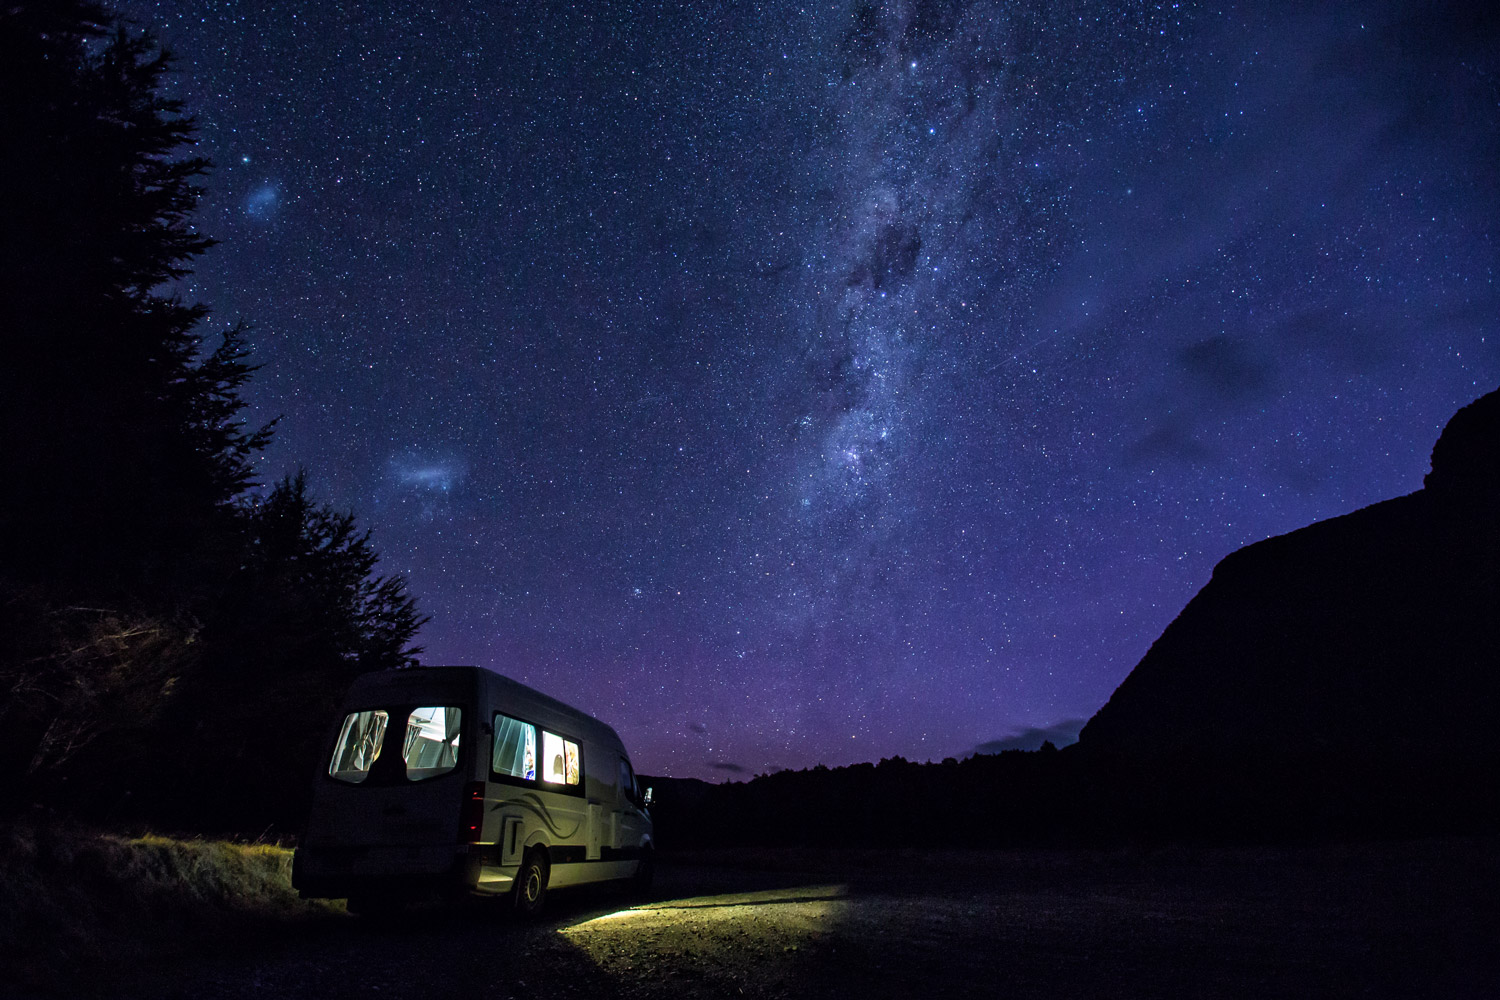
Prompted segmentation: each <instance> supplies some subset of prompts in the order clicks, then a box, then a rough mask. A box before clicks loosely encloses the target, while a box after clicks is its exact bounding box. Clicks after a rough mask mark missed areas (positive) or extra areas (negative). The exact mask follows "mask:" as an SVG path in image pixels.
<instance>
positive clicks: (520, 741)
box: [490, 712, 536, 781]
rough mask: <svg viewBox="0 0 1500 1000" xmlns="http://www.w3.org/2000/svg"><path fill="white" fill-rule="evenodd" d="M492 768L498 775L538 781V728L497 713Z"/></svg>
mask: <svg viewBox="0 0 1500 1000" xmlns="http://www.w3.org/2000/svg"><path fill="white" fill-rule="evenodd" d="M490 768H491V769H492V770H493V771H494V772H495V773H496V774H508V775H510V776H511V777H512V778H524V779H525V780H527V781H535V780H536V726H533V725H532V724H531V723H529V722H522V721H521V720H520V719H512V718H511V717H510V716H508V715H502V714H501V713H499V712H496V713H495V755H494V757H493V758H492V759H491V761H490Z"/></svg>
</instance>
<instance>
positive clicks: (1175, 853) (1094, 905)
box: [0, 840, 1500, 1000]
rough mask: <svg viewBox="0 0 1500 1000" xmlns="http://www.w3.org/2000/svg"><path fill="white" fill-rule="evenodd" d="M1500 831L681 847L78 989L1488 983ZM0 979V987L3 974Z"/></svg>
mask: <svg viewBox="0 0 1500 1000" xmlns="http://www.w3.org/2000/svg"><path fill="white" fill-rule="evenodd" d="M1497 888H1500V842H1497V841H1495V840H1447V841H1424V842H1419V843H1412V844H1385V845H1379V844H1377V845H1360V846H1345V847H1321V848H1297V849H1265V848H1262V849H1241V850H1235V849H1186V848H1183V849H1167V850H1153V851H1119V852H1088V851H1055V852H1040V851H1029V852H936V851H927V852H920V851H895V852H875V851H865V852H812V851H801V852H784V853H774V852H768V851H760V852H753V853H745V852H738V853H727V852H724V853H718V854H711V855H709V854H700V855H695V856H679V857H675V858H670V859H666V860H665V861H664V863H663V864H662V865H661V866H660V868H659V872H658V882H657V886H656V890H655V891H654V892H653V893H651V894H650V896H649V897H646V898H644V899H642V898H635V897H631V896H629V895H628V894H627V893H625V892H624V891H623V890H621V889H617V888H614V887H610V888H608V889H604V888H595V889H587V890H577V891H574V892H571V893H563V892H559V893H555V894H553V896H552V898H551V899H550V900H549V904H550V905H549V913H548V915H547V916H546V918H545V919H544V920H543V921H541V922H539V923H535V924H530V925H526V924H520V923H517V922H515V921H514V920H511V919H509V918H508V917H505V916H503V915H502V914H500V913H498V912H493V911H486V910H484V909H482V908H481V909H480V910H478V911H474V910H468V911H462V912H460V911H454V910H443V909H439V908H435V907H434V908H429V909H418V910H413V911H410V912H408V913H406V914H403V915H402V916H400V917H399V918H396V919H395V920H392V921H388V922H370V921H363V920H359V919H355V918H338V919H330V920H328V921H327V922H326V923H324V924H317V925H312V926H303V927H301V928H299V929H298V930H297V932H296V935H295V936H294V937H293V936H288V935H286V934H276V933H269V934H268V935H267V936H266V937H265V938H264V939H259V940H257V941H255V942H244V941H225V942H223V947H222V948H221V949H217V950H216V953H215V954H210V955H201V956H196V957H194V958H192V959H190V960H187V961H176V962H172V963H163V964H160V965H156V966H148V967H142V968H132V969H112V970H107V971H106V972H103V973H98V972H96V973H95V974H92V975H90V976H89V977H88V978H87V979H86V980H79V981H72V982H68V983H59V984H58V986H59V993H61V994H66V995H69V996H76V997H87V996H100V997H121V998H127V1000H128V998H134V997H141V998H145V997H151V998H183V1000H186V998H194V1000H197V998H207V997H226V998H250V997H255V998H257V1000H284V998H293V997H316V998H324V1000H335V998H344V997H351V998H352V997H360V998H363V1000H368V998H370V997H380V996H393V997H403V998H405V997H413V998H416V997H429V996H435V997H480V996H482V997H485V998H506V997H513V998H530V997H536V998H546V1000H552V998H566V997H584V996H588V997H616V996H619V997H629V998H658V997H661V998H671V1000H696V998H710V997H711V998H719V997H738V996H748V997H788V998H798V1000H802V998H810V997H812V998H815V997H858V998H860V1000H877V998H885V997H941V998H946V997H1004V998H1007V1000H1010V998H1028V997H1038V998H1041V997H1045V998H1048V1000H1059V998H1068V997H1096V996H1111V997H1246V998H1251V997H1253V998H1257V1000H1264V998H1275V997H1288V998H1290V997H1296V998H1299V1000H1301V998H1307V997H1442V998H1444V1000H1464V998H1470V997H1472V998H1479V997H1486V998H1495V997H1500V902H1497V895H1496V890H1497ZM3 994H4V989H3V986H0V995H3Z"/></svg>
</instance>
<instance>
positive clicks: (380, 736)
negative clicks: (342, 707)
mask: <svg viewBox="0 0 1500 1000" xmlns="http://www.w3.org/2000/svg"><path fill="white" fill-rule="evenodd" d="M389 721H390V716H389V715H387V714H386V713H385V712H382V711H379V710H378V709H377V710H375V711H369V712H350V713H349V714H348V715H346V716H344V727H343V728H342V729H340V730H339V738H338V740H337V741H336V742H335V743H334V744H333V759H332V760H331V761H329V762H328V773H329V774H330V775H332V776H333V777H335V778H337V779H338V780H339V781H347V782H348V783H349V784H351V785H357V784H359V783H360V782H361V781H364V780H365V779H366V778H368V777H369V776H370V768H371V766H373V765H374V763H375V760H376V758H378V757H379V756H380V745H381V744H382V743H384V742H385V727H386V724H387V723H388V722H389Z"/></svg>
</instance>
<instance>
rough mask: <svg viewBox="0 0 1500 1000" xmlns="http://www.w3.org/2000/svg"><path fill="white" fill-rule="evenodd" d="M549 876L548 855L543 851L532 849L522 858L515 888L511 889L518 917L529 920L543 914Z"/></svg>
mask: <svg viewBox="0 0 1500 1000" xmlns="http://www.w3.org/2000/svg"><path fill="white" fill-rule="evenodd" d="M549 875H550V871H549V866H548V864H547V855H546V854H544V853H543V852H542V851H539V850H537V849H536V848H532V849H531V850H529V851H527V852H526V854H525V856H524V857H522V858H521V867H520V869H519V870H518V871H517V872H516V882H515V886H514V887H513V888H512V889H511V893H512V896H511V900H512V905H513V907H514V908H515V911H516V914H517V915H518V916H520V917H522V918H524V919H528V920H529V919H531V918H532V917H535V916H537V915H538V914H540V913H541V912H542V907H543V906H545V905H546V902H547V878H548V876H549Z"/></svg>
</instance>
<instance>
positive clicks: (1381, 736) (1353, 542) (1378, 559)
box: [1073, 390, 1500, 835]
mask: <svg viewBox="0 0 1500 1000" xmlns="http://www.w3.org/2000/svg"><path fill="white" fill-rule="evenodd" d="M1497 747H1500V390H1497V391H1495V392H1491V393H1489V394H1488V395H1486V396H1484V397H1482V398H1481V399H1479V400H1476V401H1475V402H1474V403H1472V404H1470V405H1468V406H1466V407H1464V408H1463V409H1461V410H1460V411H1459V412H1458V413H1457V414H1456V415H1455V416H1454V417H1453V419H1452V420H1451V421H1449V423H1448V425H1447V427H1446V428H1445V429H1444V431H1443V433H1442V436H1441V437H1440V438H1439V440H1438V442H1437V444H1436V446H1435V447H1434V448H1433V453H1432V471H1431V473H1430V474H1429V475H1428V476H1427V478H1426V481H1425V487H1424V488H1423V489H1422V490H1419V491H1417V492H1416V493H1412V494H1410V495H1408V496H1403V497H1397V498H1395V499H1393V500H1387V501H1384V502H1382V503H1377V504H1374V505H1372V506H1369V507H1365V508H1363V509H1361V510H1358V511H1355V512H1354V513H1352V514H1347V515H1344V516H1342V517H1335V518H1332V519H1330V520H1327V521H1320V522H1317V523H1315V524H1312V525H1309V526H1308V527H1305V528H1302V529H1299V530H1297V531H1293V532H1291V533H1289V534H1286V535H1282V536H1279V537H1276V538H1270V539H1267V540H1265V541H1262V542H1258V543H1256V544H1253V545H1249V546H1246V547H1245V548H1243V549H1240V550H1239V551H1237V552H1234V553H1232V554H1230V555H1229V556H1228V557H1226V558H1225V559H1224V560H1223V561H1222V562H1220V563H1219V565H1218V566H1217V567H1215V569H1214V573H1213V578H1212V579H1211V580H1210V581H1209V583H1208V585H1207V586H1205V587H1204V588H1203V590H1202V591H1200V592H1199V593H1198V595H1197V596H1196V597H1194V598H1193V600H1192V601H1191V602H1189V604H1188V605H1187V607H1185V608H1184V609H1183V611H1182V613H1181V614H1180V615H1178V617H1177V619H1176V620H1175V621H1173V622H1172V624H1171V625H1170V626H1168V628H1167V630H1166V631H1165V632H1164V633H1163V634H1162V635H1161V637H1160V638H1159V639H1157V641H1156V642H1155V643H1154V644H1153V645H1152V647H1151V649H1150V651H1149V652H1147V654H1146V656H1145V658H1144V659H1142V660H1141V662H1140V663H1139V664H1138V665H1137V666H1136V668H1135V669H1134V670H1133V671H1132V672H1131V673H1130V675H1129V676H1128V677H1127V678H1126V679H1125V681H1124V682H1123V683H1122V684H1121V685H1120V687H1119V688H1118V689H1117V690H1116V691H1115V693H1114V695H1113V696H1112V697H1111V698H1110V699H1109V702H1108V703H1107V704H1106V705H1105V706H1104V707H1103V708H1102V709H1100V710H1099V712H1098V713H1097V714H1096V715H1095V716H1094V717H1093V719H1091V720H1090V721H1089V723H1088V724H1087V725H1086V726H1085V727H1084V729H1083V732H1082V733H1081V734H1080V739H1079V743H1078V745H1077V747H1076V748H1073V749H1074V750H1076V753H1077V755H1078V757H1079V758H1080V761H1079V763H1080V764H1083V765H1084V767H1085V770H1086V771H1087V772H1088V773H1089V774H1090V775H1091V777H1092V782H1091V783H1095V784H1096V787H1097V788H1099V789H1102V793H1103V797H1104V801H1103V802H1102V803H1100V805H1101V806H1102V807H1103V812H1104V813H1106V814H1107V813H1109V812H1111V811H1114V812H1115V813H1116V814H1117V815H1119V816H1120V817H1121V819H1122V820H1123V821H1125V822H1131V823H1134V824H1139V823H1141V822H1145V823H1146V824H1147V825H1148V826H1151V825H1154V826H1157V827H1163V828H1165V827H1179V828H1184V829H1193V828H1197V829H1199V830H1201V831H1202V832H1212V833H1223V832H1226V831H1228V830H1232V829H1235V828H1239V829H1247V830H1258V831H1259V832H1264V833H1276V834H1293V835H1295V834H1297V833H1298V832H1304V831H1305V832H1311V833H1325V832H1334V831H1360V830H1367V831H1369V832H1382V833H1399V832H1428V831H1432V830H1437V829H1444V828H1470V827H1473V826H1475V825H1482V826H1493V825H1494V823H1495V820H1496V817H1497V816H1500V791H1497V781H1496V778H1497V776H1500V769H1497V764H1500V750H1497Z"/></svg>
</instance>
